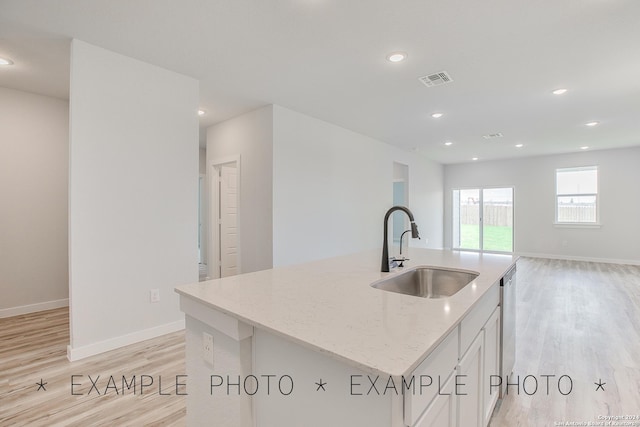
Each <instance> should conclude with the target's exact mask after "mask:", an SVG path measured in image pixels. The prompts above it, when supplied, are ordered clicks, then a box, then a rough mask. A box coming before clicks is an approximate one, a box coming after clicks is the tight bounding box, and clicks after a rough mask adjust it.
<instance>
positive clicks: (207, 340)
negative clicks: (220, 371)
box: [202, 332, 213, 366]
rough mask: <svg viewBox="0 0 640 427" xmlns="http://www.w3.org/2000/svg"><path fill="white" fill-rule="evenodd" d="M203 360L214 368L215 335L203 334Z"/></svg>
mask: <svg viewBox="0 0 640 427" xmlns="http://www.w3.org/2000/svg"><path fill="white" fill-rule="evenodd" d="M202 358H203V359H204V361H205V362H207V363H208V364H210V365H211V366H213V335H211V334H208V333H206V332H203V333H202Z"/></svg>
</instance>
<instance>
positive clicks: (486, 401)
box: [482, 307, 500, 426]
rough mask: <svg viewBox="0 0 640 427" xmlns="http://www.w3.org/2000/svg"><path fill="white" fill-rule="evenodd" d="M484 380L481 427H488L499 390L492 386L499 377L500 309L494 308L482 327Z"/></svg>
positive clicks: (496, 382)
mask: <svg viewBox="0 0 640 427" xmlns="http://www.w3.org/2000/svg"><path fill="white" fill-rule="evenodd" d="M483 330H484V374H483V375H482V379H483V380H484V385H483V386H482V390H483V403H482V406H483V418H484V420H483V424H482V425H483V426H487V425H489V420H490V419H491V414H492V413H493V408H495V406H496V403H497V402H498V396H499V395H500V388H499V387H496V386H493V387H492V380H493V384H494V385H495V384H498V380H497V378H498V376H499V375H500V307H498V308H496V309H495V310H494V312H493V314H492V315H491V317H489V320H487V323H486V324H485V325H484V328H483Z"/></svg>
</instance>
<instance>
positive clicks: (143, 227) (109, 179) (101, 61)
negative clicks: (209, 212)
mask: <svg viewBox="0 0 640 427" xmlns="http://www.w3.org/2000/svg"><path fill="white" fill-rule="evenodd" d="M197 110H198V82H197V81H196V80H193V79H191V78H189V77H186V76H182V75H179V74H176V73H173V72H170V71H167V70H164V69H161V68H158V67H155V66H152V65H149V64H146V63H143V62H140V61H138V60H135V59H132V58H128V57H125V56H122V55H119V54H116V53H113V52H110V51H107V50H104V49H101V48H99V47H95V46H92V45H89V44H87V43H84V42H81V41H78V40H74V41H73V42H72V54H71V93H70V123H71V127H70V191H69V198H70V204H69V245H70V296H71V345H70V347H69V356H70V358H71V359H76V358H80V357H84V356H87V355H90V354H94V353H97V352H101V351H105V350H108V349H110V348H114V347H118V346H121V345H126V344H129V343H131V342H135V341H138V340H140V339H145V338H149V337H152V336H157V335H160V334H162V333H166V332H169V331H171V330H176V329H179V328H181V327H183V326H184V316H183V314H182V313H181V312H180V310H179V307H178V297H177V295H176V294H175V292H174V291H173V288H174V287H175V286H176V285H179V284H182V283H188V282H196V281H197V280H198V258H197V240H196V239H197V188H198V187H197V182H198V117H197V114H196V111H197ZM150 289H159V290H160V298H161V299H160V302H158V303H150V301H149V291H150Z"/></svg>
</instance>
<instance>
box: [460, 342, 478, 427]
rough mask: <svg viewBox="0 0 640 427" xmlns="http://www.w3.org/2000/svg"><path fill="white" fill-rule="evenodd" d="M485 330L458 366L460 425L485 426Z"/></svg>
mask: <svg viewBox="0 0 640 427" xmlns="http://www.w3.org/2000/svg"><path fill="white" fill-rule="evenodd" d="M483 361H484V331H483V330H480V332H479V333H478V335H477V336H476V339H475V340H473V342H472V343H471V345H470V346H469V349H468V350H467V352H466V353H465V354H464V355H463V356H462V358H461V359H460V362H459V363H458V368H457V384H456V390H455V391H456V395H457V398H458V424H457V425H458V426H459V427H483V421H484V418H483V410H482V396H483V393H482V391H483V390H482V387H483V373H484V369H483V368H484V365H483Z"/></svg>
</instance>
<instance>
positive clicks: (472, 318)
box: [458, 281, 500, 357]
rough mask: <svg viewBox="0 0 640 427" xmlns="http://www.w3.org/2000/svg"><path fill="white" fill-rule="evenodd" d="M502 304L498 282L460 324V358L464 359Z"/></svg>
mask: <svg viewBox="0 0 640 427" xmlns="http://www.w3.org/2000/svg"><path fill="white" fill-rule="evenodd" d="M499 303H500V282H499V281H498V282H496V283H495V284H494V285H493V286H492V287H491V288H490V289H489V290H488V291H487V293H486V294H484V295H483V296H482V299H480V301H478V303H477V304H476V306H475V307H473V308H472V309H471V311H470V312H469V313H468V314H467V315H466V316H465V317H464V319H462V322H460V349H459V353H458V357H462V355H463V354H465V353H466V352H467V349H468V348H469V346H470V345H471V343H472V342H473V340H474V339H475V338H476V336H477V335H478V332H480V329H482V327H483V326H484V324H485V323H487V320H489V317H490V316H491V314H492V313H493V311H494V310H495V309H496V307H497V306H498V304H499Z"/></svg>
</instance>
